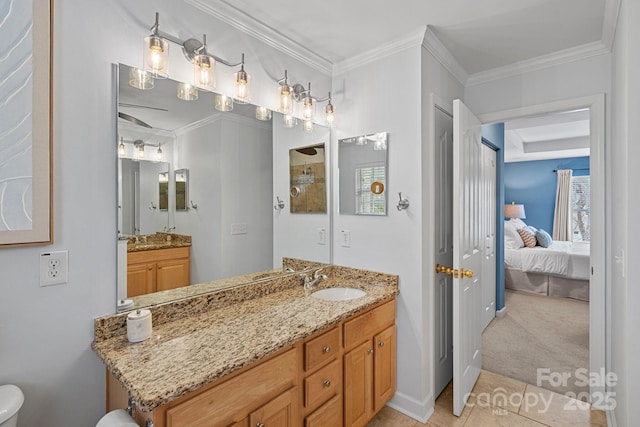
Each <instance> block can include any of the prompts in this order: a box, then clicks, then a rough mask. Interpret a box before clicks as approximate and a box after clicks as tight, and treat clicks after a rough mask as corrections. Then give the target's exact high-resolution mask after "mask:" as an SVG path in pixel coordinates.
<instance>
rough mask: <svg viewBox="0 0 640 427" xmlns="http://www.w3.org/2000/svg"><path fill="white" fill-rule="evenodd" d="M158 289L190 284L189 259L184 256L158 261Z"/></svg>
mask: <svg viewBox="0 0 640 427" xmlns="http://www.w3.org/2000/svg"><path fill="white" fill-rule="evenodd" d="M156 270H157V273H156V291H166V290H168V289H174V288H179V287H182V286H187V285H189V259H188V258H182V259H176V260H168V261H158V262H157V263H156Z"/></svg>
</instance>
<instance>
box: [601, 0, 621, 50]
mask: <svg viewBox="0 0 640 427" xmlns="http://www.w3.org/2000/svg"><path fill="white" fill-rule="evenodd" d="M619 13H620V0H606V1H605V3H604V21H603V22H602V43H604V44H605V46H607V48H608V49H609V50H611V49H612V47H613V39H614V36H615V35H616V26H617V24H618V14H619Z"/></svg>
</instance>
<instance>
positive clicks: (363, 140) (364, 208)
mask: <svg viewBox="0 0 640 427" xmlns="http://www.w3.org/2000/svg"><path fill="white" fill-rule="evenodd" d="M388 144H389V141H388V135H387V133H386V132H379V133H373V134H369V135H358V136H354V137H350V138H344V139H341V140H339V141H338V169H339V173H338V176H339V180H340V182H339V190H340V198H339V200H340V207H339V211H340V213H341V214H351V215H386V214H387V193H388V191H387V178H388V176H389V175H388V173H387V172H388V171H387V168H388V164H387V158H388V156H387V149H388Z"/></svg>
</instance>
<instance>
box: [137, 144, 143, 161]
mask: <svg viewBox="0 0 640 427" xmlns="http://www.w3.org/2000/svg"><path fill="white" fill-rule="evenodd" d="M138 158H139V159H143V158H144V144H140V145H138Z"/></svg>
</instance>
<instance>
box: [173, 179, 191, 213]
mask: <svg viewBox="0 0 640 427" xmlns="http://www.w3.org/2000/svg"><path fill="white" fill-rule="evenodd" d="M175 176H176V211H186V210H188V209H189V208H188V206H187V203H188V202H187V200H188V199H189V170H188V169H178V170H176V172H175Z"/></svg>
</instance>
